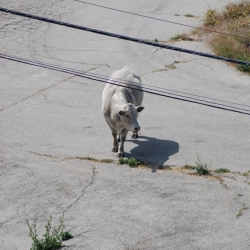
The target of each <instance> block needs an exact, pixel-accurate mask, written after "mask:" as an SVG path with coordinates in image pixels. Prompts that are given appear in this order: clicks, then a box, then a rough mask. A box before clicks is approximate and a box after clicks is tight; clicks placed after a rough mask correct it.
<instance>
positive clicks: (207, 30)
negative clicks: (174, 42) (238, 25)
mask: <svg viewBox="0 0 250 250" xmlns="http://www.w3.org/2000/svg"><path fill="white" fill-rule="evenodd" d="M74 1H76V2H80V3H84V4H88V5H92V6H96V7H100V8H103V9H108V10H114V11H118V12H122V13H126V14H130V15H134V16H140V17H144V18H148V19H153V20H156V21H161V22H166V23H171V24H175V25H181V26H185V27H189V28H194V29H199V30H204V31H206V32H213V33H218V34H222V35H227V36H233V37H237V38H242V39H249V37H244V36H237V35H232V34H229V33H223V32H219V31H214V30H209V29H205V28H201V27H196V26H192V25H187V24H183V23H177V22H173V21H168V20H165V19H161V18H156V17H151V16H146V15H142V14H138V13H135V12H130V11H125V10H120V9H115V8H111V7H107V6H103V5H99V4H94V3H89V2H85V1H81V0H74Z"/></svg>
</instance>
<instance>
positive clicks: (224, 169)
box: [214, 168, 230, 173]
mask: <svg viewBox="0 0 250 250" xmlns="http://www.w3.org/2000/svg"><path fill="white" fill-rule="evenodd" d="M214 172H216V173H228V172H230V171H229V170H228V169H227V168H217V169H215V170H214Z"/></svg>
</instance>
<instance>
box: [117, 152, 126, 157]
mask: <svg viewBox="0 0 250 250" xmlns="http://www.w3.org/2000/svg"><path fill="white" fill-rule="evenodd" d="M117 156H118V157H119V158H120V157H125V153H118V154H117Z"/></svg>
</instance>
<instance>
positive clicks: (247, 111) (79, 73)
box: [0, 53, 250, 115]
mask: <svg viewBox="0 0 250 250" xmlns="http://www.w3.org/2000/svg"><path fill="white" fill-rule="evenodd" d="M0 58H3V59H7V60H11V61H15V62H20V63H24V64H28V65H33V66H37V67H42V68H47V69H51V70H56V71H60V72H63V73H68V74H71V75H75V76H79V77H82V78H86V79H89V80H94V81H98V82H102V83H107V82H108V83H109V84H112V85H116V86H121V87H123V86H124V87H128V88H130V89H134V90H137V91H143V92H145V93H149V94H153V95H157V96H162V97H167V98H171V99H174V100H179V101H185V102H189V103H194V104H199V105H203V106H207V107H211V108H216V109H221V110H226V111H230V112H235V113H239V114H244V115H250V109H246V108H239V107H235V106H232V105H231V106H229V105H227V104H225V103H227V102H225V101H220V102H223V103H224V104H223V103H218V102H217V103H216V102H214V101H213V102H211V101H208V100H202V99H197V98H194V97H189V96H184V95H178V94H175V93H170V92H167V91H162V90H161V89H160V88H158V89H157V88H156V87H151V86H149V85H147V86H149V87H147V86H146V87H145V86H143V88H138V87H136V86H135V85H133V84H131V83H128V82H125V81H122V80H120V79H115V78H109V77H106V76H102V75H97V74H93V73H88V72H82V71H79V70H74V69H70V68H66V67H62V66H57V65H53V64H48V63H43V62H39V61H35V60H30V59H26V58H21V57H16V56H11V55H7V54H3V53H0ZM153 88H155V89H153ZM207 99H210V98H207ZM218 101H219V100H218ZM231 104H233V103H231ZM234 105H237V106H246V105H241V104H237V103H234ZM249 108H250V107H249ZM3 109H4V108H2V109H0V111H1V110H3Z"/></svg>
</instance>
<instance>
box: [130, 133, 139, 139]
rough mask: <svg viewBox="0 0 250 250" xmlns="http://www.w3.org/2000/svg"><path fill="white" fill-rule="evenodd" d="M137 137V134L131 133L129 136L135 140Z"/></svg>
mask: <svg viewBox="0 0 250 250" xmlns="http://www.w3.org/2000/svg"><path fill="white" fill-rule="evenodd" d="M138 137H139V136H138V133H132V135H131V138H133V139H136V138H138Z"/></svg>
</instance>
